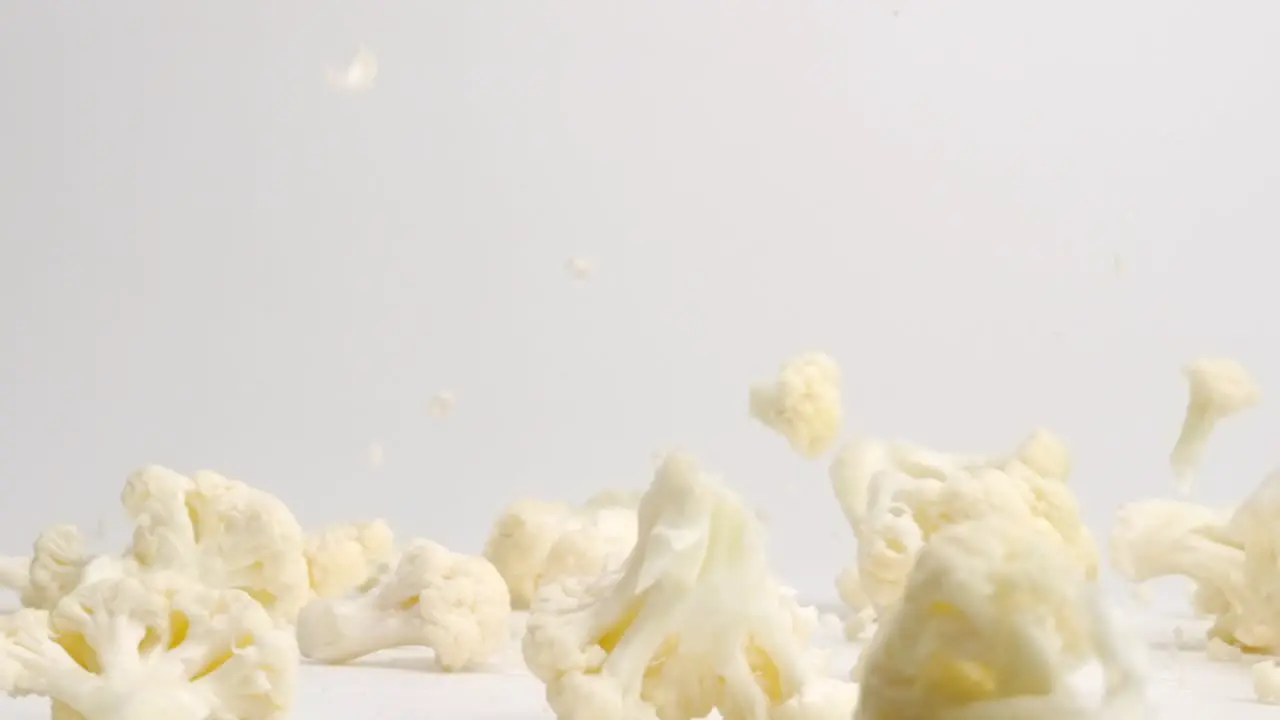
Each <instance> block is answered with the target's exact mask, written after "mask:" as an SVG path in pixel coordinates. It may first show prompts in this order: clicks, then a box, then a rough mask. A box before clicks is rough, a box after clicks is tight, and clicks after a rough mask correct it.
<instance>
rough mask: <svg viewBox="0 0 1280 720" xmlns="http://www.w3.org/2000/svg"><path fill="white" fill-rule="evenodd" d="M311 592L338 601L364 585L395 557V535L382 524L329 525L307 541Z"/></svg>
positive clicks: (305, 551)
mask: <svg viewBox="0 0 1280 720" xmlns="http://www.w3.org/2000/svg"><path fill="white" fill-rule="evenodd" d="M304 553H305V555H306V558H307V572H308V575H309V577H310V578H311V589H312V591H313V592H315V594H316V595H318V596H320V597H335V596H337V595H342V594H343V593H346V592H349V591H350V590H352V589H354V588H357V587H359V586H361V585H363V584H364V583H365V582H366V581H367V580H369V578H371V577H373V576H374V575H375V574H376V573H377V572H378V570H379V569H380V568H382V567H383V566H384V565H387V564H388V563H390V562H391V561H392V558H393V557H394V556H395V553H396V543H395V534H394V533H392V531H391V528H390V527H389V526H388V525H387V524H386V523H385V522H383V521H382V520H374V521H371V522H360V523H351V524H347V525H330V526H328V527H324V528H321V529H320V530H319V531H318V532H315V533H312V534H310V535H308V536H307V538H306V547H305V548H304Z"/></svg>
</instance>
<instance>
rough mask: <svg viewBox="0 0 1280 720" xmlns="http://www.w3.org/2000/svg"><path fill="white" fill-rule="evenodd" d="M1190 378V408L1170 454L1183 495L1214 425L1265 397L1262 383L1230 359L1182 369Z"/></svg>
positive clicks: (1199, 362)
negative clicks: (1259, 385)
mask: <svg viewBox="0 0 1280 720" xmlns="http://www.w3.org/2000/svg"><path fill="white" fill-rule="evenodd" d="M1182 372H1183V374H1184V375H1185V376H1186V378H1187V389H1188V395H1187V410H1186V415H1185V416H1184V418H1183V420H1182V429H1181V431H1180V432H1179V433H1178V439H1177V441H1176V442H1175V443H1174V446H1173V452H1171V453H1170V454H1169V467H1171V468H1172V469H1173V474H1174V480H1175V481H1176V482H1177V488H1178V491H1179V492H1180V493H1182V494H1184V495H1185V494H1187V493H1189V492H1191V483H1192V480H1193V474H1194V473H1195V469H1196V466H1198V465H1199V464H1200V456H1201V455H1203V454H1204V448H1205V445H1206V444H1208V442H1209V436H1210V435H1211V434H1213V428H1214V427H1215V426H1216V425H1217V424H1218V423H1219V422H1221V421H1223V420H1225V419H1226V418H1228V417H1230V416H1232V415H1235V414H1236V413H1239V412H1241V411H1244V410H1247V409H1248V408H1251V407H1253V406H1254V405H1257V404H1258V402H1259V401H1260V400H1261V399H1262V390H1261V389H1260V388H1259V387H1258V383H1257V381H1256V380H1254V379H1253V376H1252V375H1250V374H1249V371H1248V370H1245V369H1244V366H1242V365H1241V364H1240V363H1238V362H1236V361H1235V360H1231V359H1228V358H1206V359H1202V360H1196V361H1195V362H1192V363H1189V364H1188V365H1187V366H1186V367H1185V368H1183V370H1182Z"/></svg>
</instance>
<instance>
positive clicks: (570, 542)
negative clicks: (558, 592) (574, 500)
mask: <svg viewBox="0 0 1280 720" xmlns="http://www.w3.org/2000/svg"><path fill="white" fill-rule="evenodd" d="M636 531H637V529H636V511H635V510H629V509H627V508H625V507H616V506H604V507H600V508H598V509H594V510H585V511H582V512H577V513H573V514H571V515H570V516H569V517H568V518H567V519H566V521H565V524H564V526H563V527H562V529H561V532H560V536H559V537H558V538H556V541H555V543H553V544H552V545H551V549H550V550H548V551H547V558H546V560H545V561H544V562H543V565H542V573H541V575H540V576H539V578H538V583H539V584H542V583H548V582H555V581H557V580H559V579H561V578H566V577H596V576H597V575H600V574H601V573H605V572H608V571H610V570H613V569H615V568H617V567H619V566H620V565H622V563H623V562H624V561H626V559H627V556H628V555H630V554H631V549H632V548H634V547H635V545H636Z"/></svg>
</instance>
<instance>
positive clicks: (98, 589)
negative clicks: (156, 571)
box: [0, 575, 298, 720]
mask: <svg viewBox="0 0 1280 720" xmlns="http://www.w3.org/2000/svg"><path fill="white" fill-rule="evenodd" d="M297 668H298V651H297V645H296V642H295V641H294V639H293V637H292V635H291V633H289V632H288V631H286V630H282V629H280V628H278V627H277V625H276V624H275V622H274V621H273V619H272V618H271V617H270V616H268V615H267V613H266V612H265V611H264V610H263V609H262V607H261V606H260V605H259V604H258V603H257V602H255V601H254V600H253V599H252V598H250V597H249V596H248V595H246V594H245V593H243V592H240V591H237V590H213V589H209V588H203V587H200V586H197V585H193V584H190V583H187V582H186V581H183V580H181V579H178V578H173V577H171V576H163V575H155V576H151V577H148V578H147V579H145V580H143V579H138V578H127V577H124V578H114V579H108V580H100V581H96V582H91V583H88V584H85V585H82V586H81V587H79V588H77V589H76V590H75V591H74V592H72V593H71V594H70V595H67V596H66V597H64V598H62V599H61V600H60V601H59V602H58V604H57V606H56V607H55V608H54V609H53V610H52V611H43V610H35V609H27V610H22V611H19V612H18V613H17V614H15V615H12V616H9V617H8V618H6V619H5V621H4V622H3V623H2V624H0V689H3V690H4V691H5V692H7V693H9V694H11V695H16V696H21V695H40V696H45V697H49V698H51V699H52V700H53V703H54V716H55V717H57V718H59V720H209V719H210V718H226V719H227V720H230V719H232V718H234V719H236V720H277V719H279V718H283V717H285V716H286V715H287V712H288V709H289V707H290V706H291V704H292V700H293V695H294V689H295V681H296V674H297Z"/></svg>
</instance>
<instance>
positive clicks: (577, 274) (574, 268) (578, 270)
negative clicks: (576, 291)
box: [564, 257, 593, 280]
mask: <svg viewBox="0 0 1280 720" xmlns="http://www.w3.org/2000/svg"><path fill="white" fill-rule="evenodd" d="M564 267H565V270H566V271H568V273H569V275H570V276H572V277H573V279H574V280H586V279H587V278H589V277H591V271H592V269H593V268H592V267H591V261H590V260H587V259H586V258H580V257H575V258H569V260H568V262H566V263H565V264H564Z"/></svg>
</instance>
